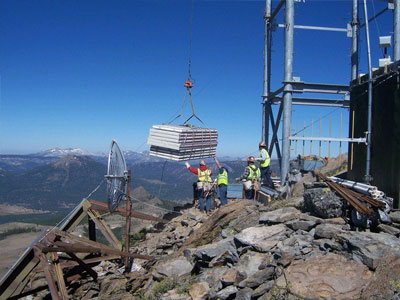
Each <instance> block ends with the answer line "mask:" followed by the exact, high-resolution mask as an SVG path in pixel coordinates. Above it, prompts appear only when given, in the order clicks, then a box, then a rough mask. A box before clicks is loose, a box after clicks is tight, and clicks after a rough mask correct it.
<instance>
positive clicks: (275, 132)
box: [268, 101, 283, 156]
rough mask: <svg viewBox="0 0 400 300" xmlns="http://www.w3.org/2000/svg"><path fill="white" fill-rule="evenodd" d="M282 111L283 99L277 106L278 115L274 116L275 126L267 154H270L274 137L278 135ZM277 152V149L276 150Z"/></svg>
mask: <svg viewBox="0 0 400 300" xmlns="http://www.w3.org/2000/svg"><path fill="white" fill-rule="evenodd" d="M282 112H283V101H282V102H281V104H280V106H279V111H278V115H277V116H276V123H275V127H274V132H273V134H272V138H271V143H270V145H269V148H268V149H269V150H268V152H269V156H271V155H272V151H273V150H274V144H275V142H276V137H277V135H278V129H279V124H280V122H281V118H282ZM277 152H278V150H277Z"/></svg>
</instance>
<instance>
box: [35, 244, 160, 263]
mask: <svg viewBox="0 0 400 300" xmlns="http://www.w3.org/2000/svg"><path fill="white" fill-rule="evenodd" d="M54 244H55V245H56V247H43V248H42V251H43V252H45V253H47V252H65V253H68V252H75V253H101V254H112V255H119V256H123V257H126V256H129V257H133V258H140V259H146V260H152V259H153V257H152V256H148V255H141V254H135V253H128V252H123V251H120V250H116V249H111V248H97V247H92V246H82V245H76V244H70V243H64V242H54Z"/></svg>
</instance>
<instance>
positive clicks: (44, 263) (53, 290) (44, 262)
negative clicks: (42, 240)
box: [35, 249, 60, 300]
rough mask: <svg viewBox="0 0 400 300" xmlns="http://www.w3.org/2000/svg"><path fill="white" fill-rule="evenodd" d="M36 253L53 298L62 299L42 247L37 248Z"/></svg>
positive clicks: (54, 299) (55, 299)
mask: <svg viewBox="0 0 400 300" xmlns="http://www.w3.org/2000/svg"><path fill="white" fill-rule="evenodd" d="M35 255H36V257H37V258H38V259H39V261H40V265H41V266H42V268H43V272H44V275H45V277H46V280H47V284H48V286H49V290H50V294H51V298H52V299H53V300H60V295H59V294H58V291H57V287H56V283H55V280H54V277H53V274H51V271H50V268H49V263H48V261H47V258H46V256H45V255H44V254H43V253H42V252H41V251H40V249H35Z"/></svg>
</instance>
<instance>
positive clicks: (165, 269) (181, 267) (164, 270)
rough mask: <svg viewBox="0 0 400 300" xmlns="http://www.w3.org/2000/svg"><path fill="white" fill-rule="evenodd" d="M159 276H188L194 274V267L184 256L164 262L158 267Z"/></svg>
mask: <svg viewBox="0 0 400 300" xmlns="http://www.w3.org/2000/svg"><path fill="white" fill-rule="evenodd" d="M156 270H157V272H158V273H159V274H161V275H164V276H168V277H172V276H174V277H180V276H183V275H188V274H190V273H191V272H192V270H193V266H192V264H191V263H190V262H188V261H187V259H186V258H185V257H183V256H181V257H178V258H177V259H174V260H171V261H167V262H164V263H162V264H160V265H159V266H157V267H156Z"/></svg>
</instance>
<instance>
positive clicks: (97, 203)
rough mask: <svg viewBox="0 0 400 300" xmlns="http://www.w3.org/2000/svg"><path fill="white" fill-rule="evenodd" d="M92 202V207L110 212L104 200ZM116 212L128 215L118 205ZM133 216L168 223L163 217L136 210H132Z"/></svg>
mask: <svg viewBox="0 0 400 300" xmlns="http://www.w3.org/2000/svg"><path fill="white" fill-rule="evenodd" d="M89 201H90V203H91V204H92V209H94V210H97V211H102V212H109V211H110V210H109V209H108V206H107V204H106V203H104V202H100V201H96V200H89ZM115 212H117V213H119V214H122V215H123V216H125V217H126V211H125V210H124V209H123V208H120V207H117V208H116V209H115ZM131 218H136V219H142V220H147V221H154V222H160V223H168V220H165V219H161V218H158V217H154V216H152V215H148V214H145V213H142V212H139V211H136V210H133V209H132V210H131Z"/></svg>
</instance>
